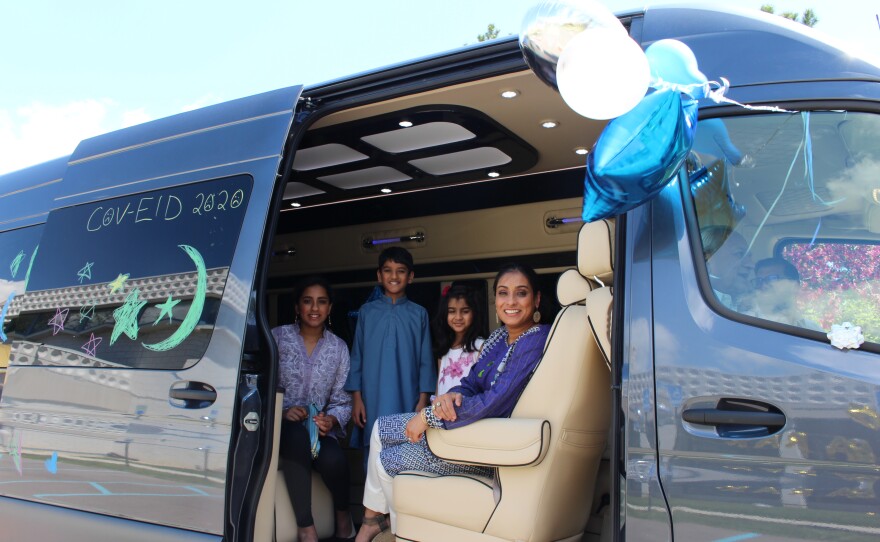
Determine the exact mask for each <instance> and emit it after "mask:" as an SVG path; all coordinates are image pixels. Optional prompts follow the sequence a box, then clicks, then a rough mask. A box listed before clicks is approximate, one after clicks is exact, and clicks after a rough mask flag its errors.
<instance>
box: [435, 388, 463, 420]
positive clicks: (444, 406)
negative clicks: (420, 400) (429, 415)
mask: <svg viewBox="0 0 880 542" xmlns="http://www.w3.org/2000/svg"><path fill="white" fill-rule="evenodd" d="M459 406H461V394H460V393H457V392H450V393H444V394H443V395H441V396H439V397H437V398H435V399H434V416H436V417H437V419H438V420H443V421H447V422H454V421H455V419H456V418H458V414H456V413H455V407H459Z"/></svg>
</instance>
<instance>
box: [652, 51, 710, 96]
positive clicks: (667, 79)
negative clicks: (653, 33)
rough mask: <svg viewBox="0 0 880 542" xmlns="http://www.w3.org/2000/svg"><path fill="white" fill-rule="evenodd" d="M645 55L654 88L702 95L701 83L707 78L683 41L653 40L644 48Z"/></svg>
mask: <svg viewBox="0 0 880 542" xmlns="http://www.w3.org/2000/svg"><path fill="white" fill-rule="evenodd" d="M645 56H646V57H648V65H649V66H650V67H651V79H652V81H653V83H652V84H654V85H655V88H661V89H662V88H672V89H674V90H678V91H680V92H686V93H687V94H689V95H690V96H691V97H693V98H697V99H699V98H703V97H704V96H703V94H704V92H703V90H704V89H703V87H702V85H703V84H705V83H706V82H707V81H708V79H707V78H706V76H705V75H704V74H703V72H701V71H700V68H699V66H698V65H697V57H696V55H694V52H693V51H692V50H691V48H690V47H688V46H687V45H685V44H684V43H683V42H680V41H678V40H671V39H666V40H659V41H655V42H654V43H652V44H651V45H649V46H648V48H647V49H645ZM664 85H665V87H664Z"/></svg>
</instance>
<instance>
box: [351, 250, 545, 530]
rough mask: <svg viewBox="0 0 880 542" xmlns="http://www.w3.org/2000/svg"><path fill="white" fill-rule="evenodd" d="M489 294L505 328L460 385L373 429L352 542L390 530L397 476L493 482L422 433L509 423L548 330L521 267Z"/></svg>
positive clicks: (506, 272)
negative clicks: (448, 456)
mask: <svg viewBox="0 0 880 542" xmlns="http://www.w3.org/2000/svg"><path fill="white" fill-rule="evenodd" d="M493 289H494V291H495V312H496V314H497V317H498V320H499V322H500V323H502V324H503V325H502V326H501V327H500V328H498V329H497V330H495V331H494V332H493V333H492V334H491V335H489V338H488V339H486V342H485V343H484V344H483V349H482V351H481V353H480V357H479V359H478V360H477V363H476V364H475V365H474V366H473V367H472V368H471V371H470V373H468V375H467V376H466V377H465V378H464V379H463V380H462V381H461V384H460V385H458V386H456V387H454V388H452V389H451V390H449V392H448V393H445V394H443V395H440V396H438V397H436V398H434V399H433V401H432V403H433V404H432V405H431V406H429V407H426V408H425V409H423V410H421V411H420V412H417V413H406V414H395V415H392V416H384V417H381V418H379V419H378V420H377V421H376V424H375V425H374V426H373V433H372V436H371V445H370V458H369V462H368V471H367V480H366V482H365V485H364V521H363V523H362V524H361V529H360V531H358V535H357V538H356V541H357V542H367V541H368V540H372V539H373V538H374V537H375V536H376V535H377V534H379V532H381V531H383V530H385V529H386V528H387V527H388V522H387V520H386V516H385V514H386V513H387V512H389V511H390V504H391V490H392V478H393V477H394V476H396V475H397V474H398V473H400V472H402V471H405V470H420V471H424V472H431V473H435V474H440V475H449V474H476V475H483V476H491V475H492V469H491V468H488V467H477V466H471V465H458V464H454V463H448V462H446V461H444V460H442V459H440V458H438V457H437V456H435V455H433V454H432V453H431V452H430V450H429V449H428V445H427V442H426V441H425V430H427V429H428V427H434V428H438V429H453V428H455V427H461V426H463V425H467V424H470V423H473V422H475V421H477V420H481V419H483V418H504V417H508V416H510V414H511V413H512V412H513V408H514V406H515V405H516V401H517V399H519V396H520V393H521V392H522V390H523V389H524V388H525V385H526V382H527V381H528V377H529V374H531V372H532V370H533V369H534V368H535V366H536V365H537V364H538V362H539V361H540V359H541V355H542V353H543V351H544V343H545V342H546V340H547V334H548V332H549V326H545V325H540V324H539V322H540V320H541V316H540V312H539V310H538V307H539V305H540V304H541V293H540V292H539V291H538V276H537V274H535V272H534V270H532V269H531V268H529V267H527V266H524V265H520V264H508V265H505V266H503V267H502V268H501V270H500V271H499V272H498V274H497V275H496V277H495V284H494V286H493ZM393 521H394V516H393V514H392V523H393Z"/></svg>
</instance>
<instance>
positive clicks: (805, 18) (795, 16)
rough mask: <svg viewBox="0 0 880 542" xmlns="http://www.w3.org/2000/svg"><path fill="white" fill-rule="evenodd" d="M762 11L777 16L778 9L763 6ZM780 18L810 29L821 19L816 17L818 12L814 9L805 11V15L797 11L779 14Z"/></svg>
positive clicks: (766, 5)
mask: <svg viewBox="0 0 880 542" xmlns="http://www.w3.org/2000/svg"><path fill="white" fill-rule="evenodd" d="M761 11H763V12H764V13H773V14H775V13H776V8H774V7H773V4H764V5H762V6H761ZM779 16H780V17H785V18H786V19H790V20H792V21H795V22H798V23H801V24H803V25H806V26H809V27H813V26H816V23H818V22H819V17H818V16H816V11H815V10H813V8H807V9H805V10H804V14H803V15H801V14H800V13H798V12H796V11H783V12H782V13H780V14H779Z"/></svg>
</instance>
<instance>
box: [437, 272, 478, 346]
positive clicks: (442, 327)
mask: <svg viewBox="0 0 880 542" xmlns="http://www.w3.org/2000/svg"><path fill="white" fill-rule="evenodd" d="M450 299H464V302H465V303H467V306H468V307H470V309H471V313H472V314H473V321H472V322H471V326H470V327H469V328H468V329H467V331H465V332H464V341H463V344H462V347H463V348H464V351H465V352H476V351H477V345H476V341H477V339H478V338H479V337H480V330H481V329H484V328H485V327H486V309H485V307H483V306H482V305H481V304H480V301H479V298H478V295H477V292H476V290H475V289H474V288H471V287H470V286H468V285H466V284H461V283H458V282H453V283H452V284H451V285H450V286H449V288H448V289H447V291H446V292H445V293H444V294H443V295H442V296H440V303H438V304H437V312H436V314H434V320H433V321H432V322H431V328H432V329H431V331H432V332H433V333H432V334H431V335H432V337H433V347H434V348H433V350H434V359H440V358H441V357H442V356H443V355H444V354H446V352H448V351H449V349H450V348H451V347H452V345H453V343H455V331H453V330H452V328H451V327H449V323H448V316H447V314H448V312H449V300H450Z"/></svg>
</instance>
